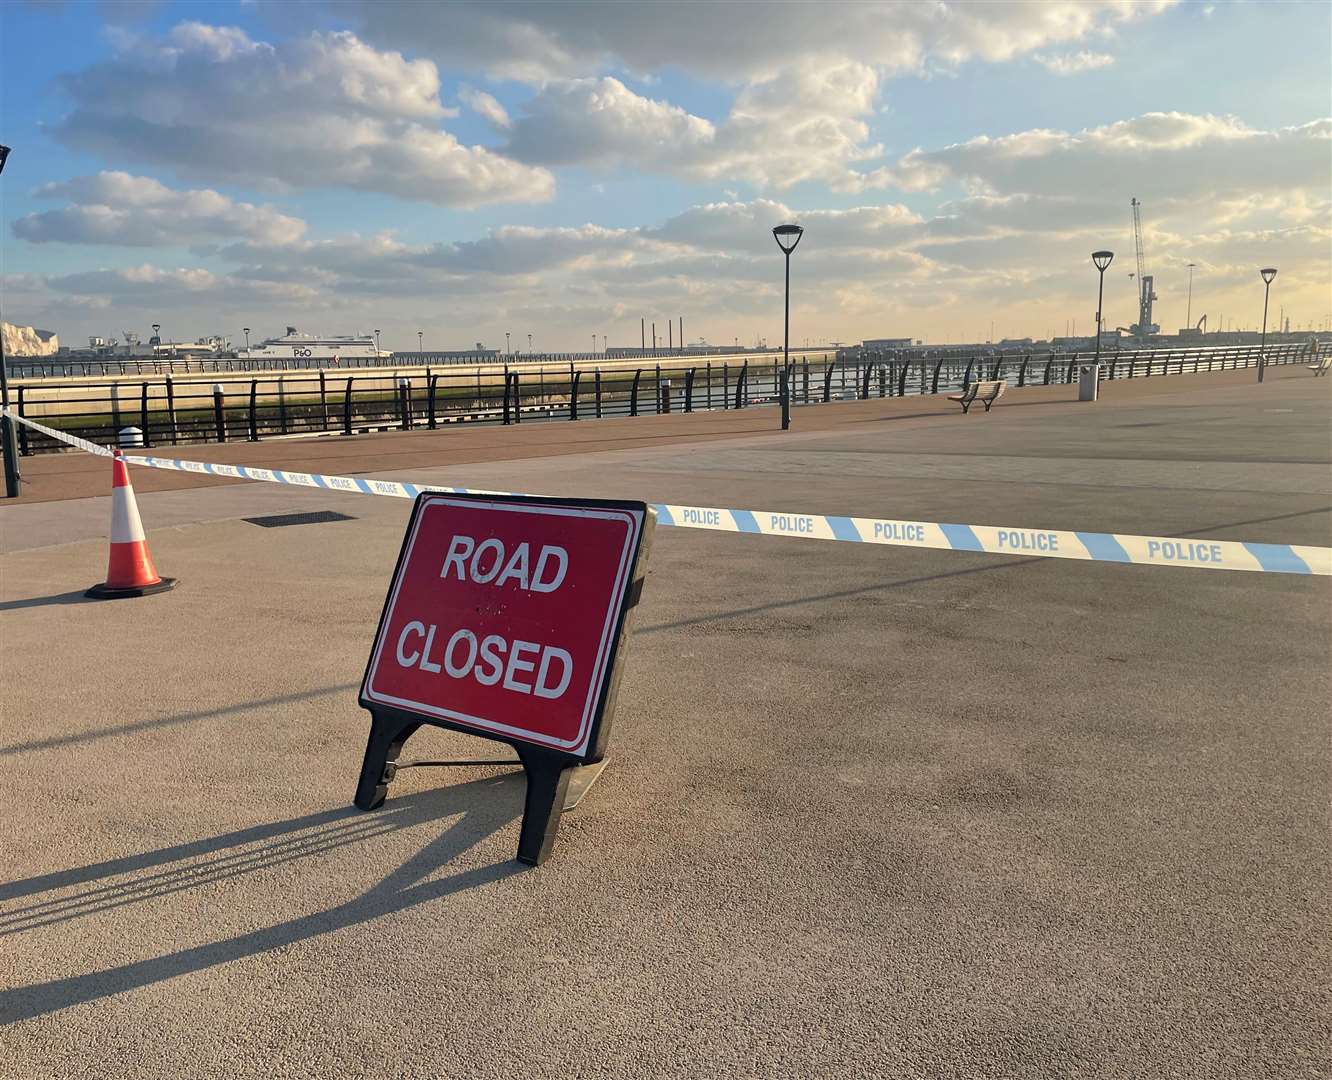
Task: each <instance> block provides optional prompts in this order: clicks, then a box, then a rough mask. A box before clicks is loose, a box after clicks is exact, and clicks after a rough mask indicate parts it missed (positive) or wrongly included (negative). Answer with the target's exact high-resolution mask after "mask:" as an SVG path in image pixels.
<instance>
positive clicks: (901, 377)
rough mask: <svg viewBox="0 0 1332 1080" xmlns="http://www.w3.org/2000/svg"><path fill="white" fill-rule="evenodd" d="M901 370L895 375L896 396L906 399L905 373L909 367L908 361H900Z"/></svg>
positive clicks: (909, 362)
mask: <svg viewBox="0 0 1332 1080" xmlns="http://www.w3.org/2000/svg"><path fill="white" fill-rule="evenodd" d="M901 364H902V370H901V371H899V372H898V373H897V396H898V397H906V381H907V371H908V370H909V369H910V367H911V361H910V360H903V361H901Z"/></svg>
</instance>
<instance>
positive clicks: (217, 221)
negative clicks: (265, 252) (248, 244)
mask: <svg viewBox="0 0 1332 1080" xmlns="http://www.w3.org/2000/svg"><path fill="white" fill-rule="evenodd" d="M37 195H39V196H41V197H43V198H65V199H70V200H72V205H70V206H66V207H63V208H61V209H59V210H47V211H43V212H40V213H33V214H28V215H26V216H24V217H21V218H19V219H18V220H16V221H15V222H14V225H13V229H14V235H15V236H17V237H18V238H19V239H20V240H27V241H30V242H31V243H34V244H44V243H66V244H124V245H130V246H134V247H152V246H158V245H166V244H181V245H184V244H194V243H198V242H200V241H204V240H210V239H213V240H215V239H219V238H221V239H233V238H236V237H248V238H250V239H255V240H264V241H268V242H272V243H276V244H289V243H292V242H294V241H296V240H299V239H300V237H301V235H302V234H303V233H304V232H305V222H304V221H302V220H301V219H299V218H294V217H289V216H288V215H286V214H283V213H280V212H279V211H277V210H275V209H274V208H273V207H271V206H255V205H253V204H252V203H247V202H236V201H234V200H233V199H229V198H227V197H226V196H225V195H221V194H219V193H218V192H216V191H211V190H208V189H202V190H197V191H175V190H172V189H171V188H169V187H167V186H166V185H165V184H162V183H160V182H159V181H157V180H154V179H152V178H150V177H147V176H132V175H131V174H129V173H126V172H100V173H98V174H96V175H95V176H80V177H75V178H74V179H72V180H66V181H63V182H60V183H51V184H45V185H43V186H42V187H40V188H38V189H37Z"/></svg>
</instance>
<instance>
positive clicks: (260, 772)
mask: <svg viewBox="0 0 1332 1080" xmlns="http://www.w3.org/2000/svg"><path fill="white" fill-rule="evenodd" d="M1329 383H1332V380H1317V381H1315V380H1314V379H1312V378H1311V377H1309V376H1308V373H1307V372H1303V370H1302V369H1300V370H1298V371H1297V370H1292V369H1286V370H1278V371H1276V372H1269V379H1268V382H1267V383H1266V384H1265V385H1263V386H1262V387H1258V386H1256V385H1255V384H1254V382H1253V373H1252V372H1236V373H1233V374H1232V373H1226V374H1218V375H1211V376H1207V375H1202V376H1196V377H1195V376H1186V377H1172V378H1169V379H1151V380H1133V381H1132V382H1116V383H1115V384H1112V385H1110V386H1107V387H1104V388H1103V394H1104V396H1103V398H1102V400H1101V401H1100V402H1099V403H1096V404H1094V405H1093V404H1081V403H1078V402H1076V401H1075V400H1072V399H1073V397H1074V396H1075V394H1074V388H1072V387H1050V388H1033V389H1032V390H1030V391H1026V392H1024V393H1022V394H1017V393H1014V394H1013V395H1011V396H1010V397H1006V398H1005V399H1004V400H1003V401H1002V402H1001V403H1000V404H999V405H998V406H996V408H995V410H994V411H993V412H992V413H991V414H989V415H984V414H973V415H970V416H966V417H963V416H961V415H955V414H956V413H957V409H956V406H948V405H946V403H943V402H940V401H936V400H933V399H929V398H924V399H922V398H907V399H901V400H898V399H892V400H887V399H885V400H877V399H876V400H872V401H869V402H861V403H847V404H839V405H831V406H825V407H818V408H810V409H802V410H797V411H796V412H795V414H794V418H795V419H794V423H795V430H793V431H792V432H790V433H787V434H785V435H783V433H781V432H779V431H775V430H774V428H775V427H776V424H777V413H776V410H772V409H761V410H760V409H754V410H747V411H743V412H740V413H734V414H715V413H714V414H695V415H692V416H673V417H662V418H660V419H656V418H651V419H645V418H640V419H637V420H624V421H618V420H617V421H602V422H599V423H597V422H588V423H578V424H568V423H564V424H560V423H542V424H531V425H528V424H524V425H522V426H521V427H520V428H510V429H501V428H486V429H470V430H468V429H457V428H454V429H450V430H446V431H440V432H437V433H413V434H406V433H402V434H388V435H382V436H374V437H362V438H353V439H341V438H332V439H320V440H302V441H291V442H266V443H261V444H257V445H255V444H249V445H246V444H234V445H227V446H216V445H213V446H197V447H182V448H180V449H179V450H178V451H176V453H178V454H179V455H180V456H182V457H190V458H194V459H196V460H211V461H227V462H242V463H247V464H259V465H269V466H276V467H279V468H291V469H300V470H315V471H322V472H330V473H340V474H344V475H346V474H358V475H371V476H374V475H381V476H391V477H393V478H397V479H407V480H416V481H425V482H434V483H446V484H462V485H467V486H477V487H493V488H499V489H505V490H515V491H529V492H534V493H550V494H566V495H588V496H608V497H611V496H622V497H640V498H644V499H648V500H653V501H665V502H691V503H699V504H704V505H712V506H739V507H763V508H771V509H775V510H784V509H790V510H803V511H809V512H814V513H838V514H847V513H850V514H860V515H866V516H875V515H881V516H885V517H886V516H891V517H898V518H914V519H920V520H926V521H954V522H973V523H994V524H1011V525H1016V526H1030V527H1048V528H1053V529H1065V528H1076V529H1085V530H1100V531H1109V532H1129V533H1152V534H1157V535H1166V536H1187V537H1199V538H1214V539H1236V540H1248V541H1264V542H1273V543H1297V544H1312V545H1327V544H1329V543H1332V470H1330V468H1329V466H1332V455H1330V450H1332V448H1330V447H1329V440H1328V431H1329V429H1330V426H1332V385H1329ZM24 465H25V470H26V471H27V473H28V478H29V481H30V494H28V495H26V496H25V499H24V501H23V502H22V503H20V504H19V505H9V506H3V507H0V552H3V554H0V686H2V688H3V698H0V758H3V760H4V762H5V764H6V766H7V768H6V769H5V770H4V772H3V774H0V814H3V820H4V822H5V826H4V830H5V831H4V839H5V849H6V858H5V869H6V873H5V874H4V876H3V881H0V939H2V940H0V1021H5V1020H8V1021H11V1023H10V1025H9V1026H8V1027H5V1028H0V1052H3V1053H4V1054H5V1059H6V1060H8V1061H10V1062H21V1063H22V1064H21V1070H22V1075H24V1076H25V1077H31V1078H33V1080H45V1078H48V1077H49V1078H56V1077H60V1078H64V1077H68V1076H77V1075H87V1076H116V1077H127V1078H130V1077H133V1078H137V1077H163V1078H165V1077H171V1078H176V1077H182V1076H189V1077H219V1078H221V1077H228V1078H230V1077H256V1078H257V1077H265V1078H267V1077H274V1076H277V1077H288V1076H301V1077H307V1076H308V1077H330V1078H332V1077H346V1076H359V1075H377V1076H395V1077H397V1076H404V1077H422V1078H425V1077H430V1078H436V1077H441V1076H449V1077H497V1078H498V1077H513V1076H524V1077H541V1078H544V1077H551V1078H556V1077H560V1078H563V1077H569V1076H607V1077H653V1078H656V1077H661V1078H667V1077H679V1076H701V1077H718V1078H722V1077H725V1078H731V1077H736V1076H745V1077H749V1076H752V1077H769V1076H791V1077H820V1078H822V1077H846V1078H852V1077H866V1076H913V1077H914V1076H937V1077H1001V1076H1003V1077H1036V1076H1042V1077H1043V1076H1085V1077H1143V1078H1148V1077H1151V1078H1157V1077H1162V1076H1170V1077H1189V1078H1191V1077H1198V1078H1204V1077H1206V1078H1213V1077H1218V1076H1233V1077H1272V1078H1282V1080H1285V1078H1289V1077H1305V1076H1309V1077H1312V1076H1319V1075H1326V1073H1325V1072H1321V1071H1320V1070H1323V1069H1324V1065H1325V1062H1326V1049H1325V1048H1326V1046H1327V1045H1328V1043H1329V1040H1332V1025H1330V1024H1329V1014H1330V1012H1332V1001H1330V1000H1329V992H1328V978H1327V974H1328V971H1329V967H1330V966H1332V948H1329V945H1328V938H1327V933H1326V929H1327V926H1328V924H1329V916H1332V904H1330V903H1329V894H1328V881H1329V871H1330V870H1332V853H1330V851H1329V830H1328V805H1329V796H1330V794H1332V792H1330V784H1329V773H1330V770H1329V749H1328V747H1329V736H1330V735H1332V721H1330V720H1329V714H1330V711H1329V708H1328V705H1329V700H1330V696H1332V679H1330V678H1329V672H1330V671H1332V665H1330V664H1329V659H1330V657H1329V652H1330V649H1329V642H1330V639H1332V603H1330V602H1329V601H1332V582H1330V581H1329V579H1327V578H1310V577H1293V576H1287V575H1280V574H1245V573H1230V572H1215V571H1210V572H1209V571H1199V570H1182V569H1171V568H1158V567H1142V566H1125V565H1118V564H1109V563H1082V562H1063V561H1057V560H1043V559H1030V558H1015V557H1004V556H992V555H985V554H980V553H968V552H951V551H934V550H917V549H906V548H874V547H869V546H861V545H853V544H834V543H820V542H813V541H807V540H797V539H784V538H769V537H760V536H748V535H733V534H719V533H702V532H692V531H688V530H681V529H668V528H664V529H659V530H658V533H657V542H656V546H655V549H654V552H653V555H652V561H651V575H650V577H649V581H648V585H647V588H646V590H645V594H644V600H643V604H642V606H641V607H640V609H639V613H638V623H637V631H636V633H635V636H634V638H633V640H632V643H631V647H630V651H629V656H628V663H627V669H626V673H625V683H624V686H623V689H622V692H621V708H620V711H619V714H618V716H617V720H616V724H615V728H614V735H613V740H612V760H611V765H610V767H609V768H608V770H607V771H606V773H605V775H604V777H603V778H602V780H601V781H600V783H599V784H598V785H597V787H595V788H594V789H593V791H592V792H591V794H590V795H589V796H588V797H587V799H586V801H585V802H584V803H583V805H582V806H580V807H579V809H578V810H577V811H575V812H574V813H572V814H571V815H569V816H566V818H565V821H564V824H563V826H562V829H561V833H560V838H559V842H558V845H557V848H556V852H555V855H554V857H553V859H552V861H551V862H550V863H549V864H547V865H546V866H544V867H542V868H540V869H536V870H532V869H523V868H520V867H519V866H518V864H516V863H514V862H513V861H512V857H513V854H514V850H515V848H516V844H517V819H518V817H519V815H520V813H521V805H522V792H523V787H522V781H521V778H520V775H519V774H516V773H514V772H513V771H511V770H508V769H504V768H466V769H454V770H432V769H416V770H409V771H407V772H404V773H403V774H402V775H401V776H400V778H399V779H398V781H397V782H396V783H395V784H394V786H393V788H392V789H391V791H390V797H389V801H388V802H387V803H386V805H385V806H384V807H383V808H382V809H381V810H379V811H376V812H373V813H370V814H363V813H361V812H359V811H356V810H354V809H352V808H351V806H350V802H351V795H352V791H353V788H354V785H355V780H356V773H357V769H358V766H359V763H360V755H361V751H362V749H363V747H364V740H365V734H366V731H367V729H368V717H367V715H366V714H365V713H363V712H362V711H361V710H360V709H359V708H358V707H357V705H356V701H355V688H356V684H357V683H358V681H359V678H360V675H361V672H362V670H363V668H364V664H365V659H366V655H367V652H368V649H369V645H370V640H371V637H372V635H373V632H374V626H375V621H376V618H377V616H378V613H379V609H380V605H381V604H382V602H383V598H384V591H385V587H386V584H387V579H388V577H389V575H390V573H391V571H392V566H393V560H394V557H395V556H396V553H397V550H398V546H399V543H400V541H401V536H402V529H403V525H404V523H405V521H406V517H407V514H408V511H409V504H408V503H407V502H406V501H405V500H398V499H385V498H370V497H365V496H354V495H341V494H337V493H333V492H329V491H323V490H314V489H296V488H290V487H284V486H279V485H269V484H253V483H241V482H231V481H218V480H214V479H209V478H201V477H196V476H193V475H188V474H180V473H171V472H159V471H154V470H141V469H136V470H135V471H134V474H133V476H134V481H135V484H136V487H137V488H138V489H139V491H140V492H141V497H140V500H139V501H140V509H141V511H142V514H143V518H144V523H145V526H146V527H147V529H148V535H149V540H150V542H151V545H152V550H153V554H154V556H155V558H156V560H157V563H158V566H159V568H160V569H161V570H162V572H163V573H166V574H171V575H173V576H177V577H179V578H180V579H181V584H180V586H179V587H178V588H177V589H176V590H175V591H173V592H170V593H166V594H163V595H160V596H155V597H150V598H145V599H141V600H135V601H125V602H116V603H93V602H84V601H83V600H82V590H83V589H85V588H86V587H87V586H88V585H90V584H92V583H94V582H95V581H98V580H100V579H101V575H102V572H103V570H104V568H105V558H106V548H105V545H106V540H105V537H106V533H107V527H108V519H109V507H108V499H107V498H106V492H107V489H108V485H109V477H108V475H107V474H109V472H110V468H109V465H108V464H107V463H106V462H105V461H104V460H97V461H93V460H91V459H88V458H85V457H83V456H73V455H61V456H58V457H50V458H33V459H26V460H25V462H24ZM294 509H328V510H338V511H341V512H342V513H345V514H348V515H351V516H352V517H353V519H354V520H351V521H341V522H334V523H328V524H320V525H307V526H296V527H290V528H283V529H260V528H257V527H255V526H253V525H250V524H248V523H246V522H245V521H243V520H242V518H244V517H246V516H252V515H254V514H259V513H274V512H282V511H286V510H294ZM502 752H503V751H502V748H501V755H500V756H502ZM404 756H405V757H406V758H408V759H411V758H415V757H431V758H434V757H450V756H480V757H490V756H495V755H494V751H493V749H492V744H487V743H483V742H480V741H479V740H470V739H468V738H466V737H464V736H459V735H452V734H447V733H444V732H437V731H423V732H422V733H420V734H418V735H417V736H416V737H415V738H414V739H413V741H412V742H411V743H409V744H408V751H407V753H406V754H405V755H404Z"/></svg>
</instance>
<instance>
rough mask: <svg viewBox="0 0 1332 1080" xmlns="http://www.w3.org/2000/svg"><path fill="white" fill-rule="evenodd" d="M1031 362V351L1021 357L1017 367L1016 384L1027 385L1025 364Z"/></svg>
mask: <svg viewBox="0 0 1332 1080" xmlns="http://www.w3.org/2000/svg"><path fill="white" fill-rule="evenodd" d="M1030 362H1031V353H1027V354H1026V355H1025V356H1023V357H1022V366H1021V367H1020V368H1018V386H1026V385H1027V364H1028V363H1030Z"/></svg>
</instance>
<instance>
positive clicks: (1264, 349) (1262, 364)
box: [1258, 281, 1272, 382]
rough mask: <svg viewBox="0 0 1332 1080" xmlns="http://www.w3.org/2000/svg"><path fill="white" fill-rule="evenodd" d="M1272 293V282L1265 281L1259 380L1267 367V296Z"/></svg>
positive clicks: (1259, 352) (1259, 351) (1259, 353)
mask: <svg viewBox="0 0 1332 1080" xmlns="http://www.w3.org/2000/svg"><path fill="white" fill-rule="evenodd" d="M1271 294H1272V283H1271V282H1270V281H1265V282H1263V338H1262V342H1261V343H1260V344H1259V346H1258V381H1259V382H1262V381H1263V369H1264V368H1265V367H1267V298H1268V297H1269V296H1270V295H1271Z"/></svg>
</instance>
